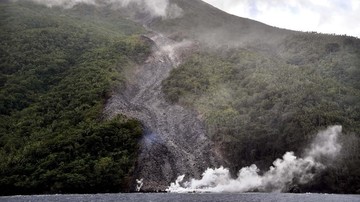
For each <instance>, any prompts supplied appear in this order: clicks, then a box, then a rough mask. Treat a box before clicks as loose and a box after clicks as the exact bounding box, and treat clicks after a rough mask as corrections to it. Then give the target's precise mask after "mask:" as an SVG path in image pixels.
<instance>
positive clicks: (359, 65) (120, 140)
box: [0, 0, 360, 194]
mask: <svg viewBox="0 0 360 202" xmlns="http://www.w3.org/2000/svg"><path fill="white" fill-rule="evenodd" d="M0 2H2V3H0V6H1V11H2V12H0V13H1V14H0V15H1V18H0V19H1V24H0V26H1V31H0V54H1V60H0V70H1V71H0V73H1V75H0V86H1V90H0V112H1V115H0V159H2V161H0V190H1V192H0V194H19V193H20V194H21V193H62V192H71V193H72V192H76V193H79V192H80V193H82V192H88V193H93V192H118V191H126V190H129V188H130V189H134V188H135V186H136V181H135V178H144V181H143V182H144V185H143V187H142V190H146V191H157V190H164V188H166V186H167V185H169V183H170V182H173V181H174V180H175V179H176V177H177V176H178V175H181V174H187V175H188V176H189V177H199V176H200V175H201V172H202V171H203V170H205V169H206V167H214V166H219V165H220V164H221V165H223V166H225V167H229V168H230V169H231V171H232V174H234V175H235V174H236V173H237V172H238V170H239V169H240V168H242V167H243V166H248V165H250V164H252V163H256V164H257V165H258V166H259V167H260V168H261V169H265V168H267V167H268V166H270V165H271V163H272V161H273V160H275V159H276V158H278V157H280V156H282V155H283V154H284V153H285V152H286V151H294V152H295V153H296V155H298V156H301V151H302V149H303V148H304V147H305V146H306V145H307V144H309V143H310V141H311V139H312V138H313V137H314V135H315V134H316V132H317V131H318V130H320V129H323V128H325V127H327V126H329V125H335V124H337V125H342V126H343V129H344V130H343V133H344V134H343V136H342V137H341V140H340V141H341V142H342V145H343V146H342V150H341V155H340V156H339V158H337V159H322V161H323V162H324V163H326V165H327V166H328V168H327V169H326V171H325V172H323V173H321V174H320V175H317V176H316V177H315V178H314V180H313V181H312V182H311V183H310V184H307V185H301V186H299V185H297V184H296V183H294V184H292V186H290V187H288V189H286V190H282V191H292V190H298V191H302V192H306V191H311V192H336V193H360V187H359V186H360V170H359V168H358V165H359V164H360V151H359V143H360V137H359V135H360V83H359V82H360V40H359V39H357V38H354V37H347V36H334V35H324V34H316V33H302V32H295V31H290V30H284V29H278V28H274V27H271V26H268V25H265V24H262V23H260V22H255V21H252V20H249V19H245V18H239V17H235V16H232V15H228V14H226V13H224V12H222V11H220V10H218V9H216V8H214V7H212V6H210V5H208V4H206V3H203V2H202V1H200V0H191V1H189V0H170V1H169V2H170V3H171V4H170V5H172V6H173V5H176V6H175V7H171V6H169V7H168V8H166V9H168V10H166V12H165V13H166V16H154V15H153V14H151V11H149V10H147V9H145V8H144V6H145V5H140V7H139V5H137V4H136V3H135V4H129V6H128V7H116V6H114V5H112V4H111V3H109V2H110V1H96V2H97V3H98V4H99V5H98V6H93V5H86V4H79V5H76V6H74V7H73V8H69V9H63V8H61V7H53V8H51V9H50V8H47V7H45V6H40V5H36V4H31V3H24V2H17V3H9V2H7V1H0ZM6 2H7V3H6ZM169 8H176V9H175V10H176V11H177V15H170V10H169ZM149 12H150V13H149ZM168 15H170V17H169V16H168ZM131 20H132V21H131ZM140 35H141V36H140ZM123 114H125V115H127V117H125V116H123ZM131 118H133V119H131ZM134 119H137V120H134ZM139 122H141V123H142V126H141V125H140V123H139ZM141 135H143V136H142V138H141Z"/></svg>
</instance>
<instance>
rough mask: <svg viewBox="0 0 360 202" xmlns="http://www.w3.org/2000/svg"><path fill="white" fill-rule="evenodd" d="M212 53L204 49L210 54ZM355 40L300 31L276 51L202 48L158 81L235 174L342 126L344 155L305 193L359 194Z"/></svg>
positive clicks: (359, 88)
mask: <svg viewBox="0 0 360 202" xmlns="http://www.w3.org/2000/svg"><path fill="white" fill-rule="evenodd" d="M208 50H209V49H208ZM359 56H360V40H359V39H356V38H353V37H340V36H333V35H321V34H316V33H303V34H301V33H299V34H296V35H290V36H289V37H288V38H287V39H286V40H284V41H283V42H282V43H280V44H279V45H278V47H277V48H276V49H275V50H270V51H264V50H262V51H259V50H258V49H257V47H256V46H254V47H249V48H247V49H244V48H219V49H217V50H211V51H205V49H204V50H201V51H200V52H199V53H196V54H194V55H193V56H192V57H191V59H190V60H189V61H187V62H185V63H184V64H183V65H181V66H180V67H179V68H178V69H176V70H174V71H173V72H172V73H171V75H170V77H169V78H168V79H167V80H165V81H164V82H163V85H164V92H165V94H166V95H167V99H168V100H169V101H170V102H173V103H179V104H181V105H184V106H188V107H191V108H194V109H196V110H197V111H199V113H200V115H201V116H202V117H203V120H204V121H205V124H206V126H207V130H208V133H209V135H210V136H211V137H212V139H213V140H214V141H215V142H217V144H218V146H219V147H221V148H222V151H223V154H224V156H226V159H227V160H228V161H229V166H230V168H231V169H232V170H233V172H234V174H235V173H236V172H237V171H238V170H239V169H240V168H242V167H243V166H248V165H250V164H252V163H256V164H257V165H258V166H260V167H261V168H263V169H265V168H267V167H268V166H270V165H271V163H272V161H273V160H274V159H276V158H277V157H279V156H281V155H282V154H283V153H285V152H286V151H295V152H297V153H298V154H299V155H301V153H300V152H301V151H302V149H303V148H304V147H305V145H307V144H309V142H310V141H311V139H312V138H313V135H315V134H316V132H317V131H318V130H319V129H321V128H326V127H327V126H329V125H334V124H340V125H342V126H343V127H344V136H343V137H342V141H343V150H342V156H341V158H339V159H338V160H337V161H335V162H333V163H332V166H331V167H330V168H329V169H328V171H327V172H326V173H323V176H319V179H316V180H315V181H314V182H313V184H311V185H308V187H303V191H305V190H306V191H320V192H340V193H358V192H359V191H360V187H359V181H360V170H359V168H358V165H359V164H360V155H359V154H360V151H359V136H358V134H360V113H359V112H360V85H359V84H360V83H359V81H360V57H359Z"/></svg>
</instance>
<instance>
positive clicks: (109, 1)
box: [14, 0, 183, 19]
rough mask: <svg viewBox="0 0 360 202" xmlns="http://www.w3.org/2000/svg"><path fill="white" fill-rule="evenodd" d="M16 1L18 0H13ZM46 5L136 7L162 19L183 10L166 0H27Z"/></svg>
mask: <svg viewBox="0 0 360 202" xmlns="http://www.w3.org/2000/svg"><path fill="white" fill-rule="evenodd" d="M14 1H18V0H14ZM29 1H33V2H35V3H38V4H44V5H46V6H48V7H54V6H62V7H64V8H67V9H69V8H72V7H74V6H76V5H78V4H88V5H95V6H102V5H111V6H112V7H113V8H136V10H137V11H138V12H144V13H148V14H150V15H151V16H152V17H162V18H163V19H165V18H168V19H173V18H178V17H181V16H182V15H183V10H182V9H181V8H180V7H179V6H178V5H177V4H173V3H170V2H169V1H168V0H29Z"/></svg>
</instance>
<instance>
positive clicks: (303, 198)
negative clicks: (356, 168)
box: [0, 193, 360, 202]
mask: <svg viewBox="0 0 360 202" xmlns="http://www.w3.org/2000/svg"><path fill="white" fill-rule="evenodd" d="M0 201H1V202H2V201H9V202H18V201H27V202H31V201H34V202H40V201H41V202H42V201H46V202H48V201H49V202H52V201H53V202H63V201H64V202H65V201H66V202H67V201H84V202H85V201H86V202H88V201H96V202H97V201H100V202H101V201H114V202H118V201H120V202H122V201H124V202H133V201H136V202H137V201H139V202H140V201H141V202H167V201H169V202H170V201H171V202H175V201H186V202H215V201H231V202H236V201H239V202H265V201H266V202H360V195H339V194H284V193H243V194H172V193H130V194H86V195H81V194H79V195H31V196H4V197H0Z"/></svg>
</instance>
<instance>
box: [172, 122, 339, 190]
mask: <svg viewBox="0 0 360 202" xmlns="http://www.w3.org/2000/svg"><path fill="white" fill-rule="evenodd" d="M341 130H342V127H341V126H331V127H328V128H327V129H326V130H324V131H321V132H319V133H318V134H317V136H316V138H315V139H314V141H313V142H312V144H311V145H310V147H309V148H308V149H306V150H305V152H304V157H303V158H298V157H296V156H295V155H294V153H293V152H287V153H285V154H284V156H283V157H282V158H281V159H277V160H275V161H274V163H273V166H271V167H270V169H269V170H268V171H267V172H265V173H264V174H262V175H261V174H259V172H260V170H259V169H258V168H257V166H256V165H254V164H253V165H251V166H249V167H244V168H242V169H240V171H239V173H238V177H237V178H236V179H233V178H232V177H231V175H230V172H229V169H227V168H223V167H220V168H216V169H211V168H208V169H207V170H206V171H205V172H204V173H203V174H202V178H201V179H191V180H190V181H186V182H184V178H185V175H181V176H179V177H178V178H177V180H176V181H175V182H174V183H171V185H170V186H169V188H168V189H167V191H168V192H178V193H184V192H215V193H219V192H248V191H263V192H280V191H288V189H289V188H290V187H291V186H293V185H297V184H305V183H308V182H310V181H311V180H312V179H313V177H314V176H315V175H316V174H317V173H319V172H320V171H322V170H324V169H325V168H326V165H325V164H324V163H323V159H333V158H335V157H336V156H337V155H338V154H339V152H340V150H341V145H340V144H339V143H338V136H339V135H340V134H341Z"/></svg>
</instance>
